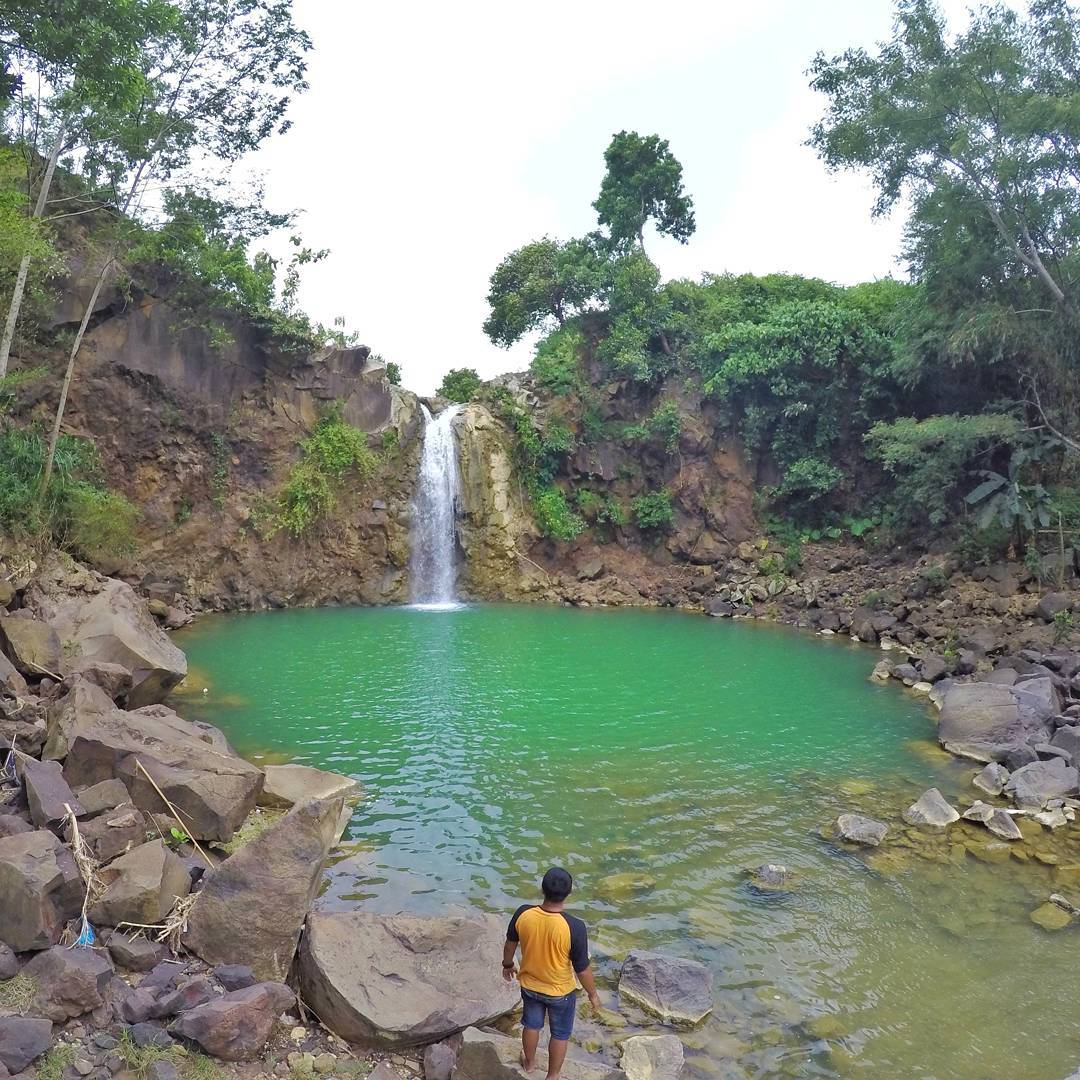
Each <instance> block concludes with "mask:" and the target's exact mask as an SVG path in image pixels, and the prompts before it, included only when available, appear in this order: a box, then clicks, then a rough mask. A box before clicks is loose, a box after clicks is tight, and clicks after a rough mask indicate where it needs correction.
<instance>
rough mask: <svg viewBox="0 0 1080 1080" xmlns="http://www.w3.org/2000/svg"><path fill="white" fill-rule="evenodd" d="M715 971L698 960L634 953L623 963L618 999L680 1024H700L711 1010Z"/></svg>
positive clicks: (636, 951)
mask: <svg viewBox="0 0 1080 1080" xmlns="http://www.w3.org/2000/svg"><path fill="white" fill-rule="evenodd" d="M712 985H713V976H712V972H711V971H710V970H709V969H708V968H707V967H705V965H704V964H699V963H698V962H697V961H696V960H684V959H682V958H681V957H677V956H667V955H665V954H664V953H656V952H643V951H639V950H635V951H633V952H631V953H629V954H628V955H627V957H626V960H625V961H624V962H623V966H622V971H621V972H620V974H619V997H620V998H625V999H626V1000H627V1001H632V1002H634V1003H635V1004H636V1005H640V1006H641V1007H642V1008H643V1009H645V1010H646V1011H647V1012H650V1013H652V1014H653V1015H655V1016H658V1017H659V1018H660V1019H661V1020H665V1021H668V1022H669V1023H672V1024H677V1025H694V1024H699V1023H701V1021H702V1020H704V1019H705V1017H706V1016H708V1014H709V1013H710V1012H711V1011H712V1008H713V998H712Z"/></svg>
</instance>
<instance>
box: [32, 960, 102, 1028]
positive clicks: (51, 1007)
mask: <svg viewBox="0 0 1080 1080" xmlns="http://www.w3.org/2000/svg"><path fill="white" fill-rule="evenodd" d="M23 974H24V975H26V976H27V978H29V979H32V980H33V982H34V1000H33V1003H32V1004H31V1006H30V1010H31V1011H32V1012H34V1013H36V1014H37V1015H39V1016H45V1017H48V1018H49V1019H50V1020H52V1021H53V1023H56V1024H62V1023H64V1022H65V1021H67V1020H70V1019H71V1018H72V1017H75V1016H82V1015H83V1014H84V1013H88V1012H92V1011H93V1010H94V1009H96V1008H97V1007H98V1006H99V1005H102V1004H104V1002H105V992H106V990H107V988H108V986H109V983H110V982H111V981H112V978H113V969H112V964H110V963H109V960H108V958H107V957H106V956H105V954H104V953H102V952H99V951H97V950H96V949H69V948H66V947H65V946H63V945H54V946H53V947H52V948H51V949H47V950H46V951H45V952H39V953H38V954H37V956H35V957H34V958H33V959H32V960H31V961H30V963H28V964H27V965H26V967H25V968H23Z"/></svg>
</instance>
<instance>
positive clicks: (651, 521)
mask: <svg viewBox="0 0 1080 1080" xmlns="http://www.w3.org/2000/svg"><path fill="white" fill-rule="evenodd" d="M630 507H631V509H632V510H633V511H634V520H635V521H636V522H637V526H638V528H639V529H645V530H657V531H658V530H661V529H667V528H669V527H670V525H671V523H672V522H673V521H674V520H675V511H674V509H673V508H672V505H671V495H670V494H669V493H668V492H667V491H666V490H663V489H661V490H660V491H650V492H646V494H644V495H638V496H637V498H635V499H632V500H631V502H630Z"/></svg>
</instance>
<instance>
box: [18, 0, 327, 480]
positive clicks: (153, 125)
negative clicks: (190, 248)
mask: <svg viewBox="0 0 1080 1080" xmlns="http://www.w3.org/2000/svg"><path fill="white" fill-rule="evenodd" d="M179 11H180V13H181V24H180V28H179V32H178V33H177V34H175V35H172V36H170V37H169V38H168V39H166V40H163V41H162V42H161V43H160V47H159V49H158V52H157V53H156V55H155V56H154V58H153V59H154V63H153V66H152V68H151V69H150V70H149V71H147V72H146V76H145V87H146V93H145V96H144V98H143V99H142V100H141V101H140V103H139V106H138V108H137V109H135V110H131V111H128V112H122V113H119V114H113V115H110V114H109V113H108V112H102V113H101V114H100V116H99V117H98V122H99V123H100V125H101V127H102V130H105V129H109V128H117V129H119V130H120V131H121V132H122V133H123V137H122V138H116V139H113V140H111V141H105V140H101V141H99V142H95V143H94V145H95V147H97V148H100V149H102V150H104V151H105V152H103V153H101V154H100V155H99V156H97V157H95V156H93V155H91V156H90V158H89V160H88V162H87V165H86V171H87V173H88V175H90V176H91V177H93V178H94V179H95V180H96V181H98V182H107V183H108V184H110V185H111V186H112V188H113V190H114V191H115V197H114V204H115V206H116V208H117V210H118V215H117V221H116V226H117V228H116V234H115V239H114V241H113V243H112V244H111V245H109V248H108V250H107V251H106V252H105V253H104V255H103V257H102V258H101V261H100V265H99V270H98V274H97V277H96V280H95V284H94V287H93V289H92V291H91V293H90V296H89V298H88V300H87V302H86V307H85V309H84V311H83V316H82V320H81V321H80V323H79V328H78V330H77V331H76V334H75V339H74V341H73V343H72V346H71V351H70V353H69V356H68V364H67V369H66V371H65V374H64V382H63V385H62V387H61V391H60V400H59V403H58V406H57V410H56V415H55V418H54V422H53V428H52V435H51V438H50V441H49V449H48V453H47V455H46V459H45V467H44V470H43V472H42V478H41V488H40V494H39V498H43V497H44V494H45V492H46V491H47V489H48V485H49V481H50V479H51V477H52V469H53V462H54V460H55V454H56V444H57V441H58V439H59V437H60V430H61V425H62V423H63V418H64V410H65V408H66V406H67V399H68V393H69V391H70V388H71V381H72V378H73V376H74V373H75V366H76V362H77V360H78V356H79V351H80V349H81V347H82V343H83V339H84V337H85V336H86V330H87V327H88V326H89V323H90V317H91V315H92V314H93V311H94V309H95V307H96V306H97V301H98V297H99V296H100V295H101V290H102V288H103V286H104V284H105V282H106V280H107V279H108V275H109V273H110V271H111V270H112V268H113V266H114V265H115V264H116V262H117V260H118V258H119V256H120V252H121V250H122V246H123V234H124V229H125V226H126V224H127V222H129V221H132V220H134V221H137V220H138V219H139V218H140V217H141V216H142V215H143V214H144V213H145V210H146V208H145V206H144V202H145V197H146V194H147V192H148V190H149V189H150V187H151V185H152V184H153V185H156V186H161V185H165V184H167V183H168V181H169V179H170V178H171V177H172V176H173V175H175V174H177V173H178V172H180V171H182V170H184V169H185V168H186V167H187V166H188V165H189V164H190V162H191V161H192V160H193V159H194V158H199V159H200V160H206V159H210V160H212V159H217V160H218V161H220V162H223V163H227V164H228V163H232V162H235V161H236V160H238V159H239V158H241V157H242V156H243V155H244V154H246V153H248V152H250V151H252V150H254V149H256V148H257V147H258V146H259V145H260V144H261V143H262V142H263V141H264V140H265V139H266V138H268V137H269V136H270V135H271V134H273V133H275V132H283V131H285V130H287V128H288V126H289V123H288V121H287V120H286V119H285V114H286V111H287V109H288V107H289V103H290V101H291V99H292V96H293V95H294V94H295V93H297V92H300V91H303V90H305V89H306V88H307V83H306V81H305V78H304V75H305V71H306V60H305V54H306V53H307V51H308V50H309V49H310V47H311V41H310V39H309V38H308V36H307V34H306V33H305V32H304V31H303V30H301V29H299V28H298V27H297V26H296V24H295V23H294V22H293V19H292V9H291V2H290V0H181V2H180V3H179Z"/></svg>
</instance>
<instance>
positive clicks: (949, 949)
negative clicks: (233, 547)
mask: <svg viewBox="0 0 1080 1080" xmlns="http://www.w3.org/2000/svg"><path fill="white" fill-rule="evenodd" d="M178 642H179V644H180V645H181V646H182V647H183V648H184V649H185V650H186V651H187V653H188V656H189V660H190V664H191V668H192V675H191V678H190V679H189V684H188V694H187V696H186V697H184V698H182V699H181V704H180V708H181V711H183V712H186V713H187V714H189V715H192V716H197V717H198V718H200V719H206V720H209V721H210V722H212V723H215V724H217V725H218V726H219V727H221V728H222V729H223V730H224V731H225V732H226V734H227V735H228V737H229V738H230V740H231V741H232V742H233V744H234V745H235V746H236V748H237V749H238V750H239V751H240V752H241V753H243V754H244V755H246V756H248V757H250V758H251V759H252V760H255V761H263V762H268V761H278V760H293V761H301V762H306V763H309V764H312V765H317V766H321V767H324V768H329V769H333V770H335V771H339V772H345V773H348V774H350V775H352V776H355V777H357V778H358V779H360V780H361V781H362V782H363V784H364V787H365V791H366V798H365V800H364V802H363V803H362V804H361V806H360V807H359V808H358V810H357V813H356V815H355V816H354V818H353V820H352V823H351V826H350V830H349V836H350V838H351V839H352V841H354V846H353V847H352V848H351V849H350V850H349V853H348V854H347V856H346V857H345V858H343V859H342V860H341V861H339V862H338V863H337V864H336V865H335V866H334V867H333V868H332V870H331V873H330V880H329V884H328V888H327V891H326V893H325V894H324V896H323V897H322V900H321V901H320V903H322V904H323V905H324V906H328V907H349V906H355V905H358V904H359V905H363V906H364V907H365V908H367V909H370V910H376V911H384V912H390V911H398V910H409V911H417V912H439V911H445V910H451V909H461V908H464V907H473V908H482V909H485V910H490V911H497V912H509V911H510V910H512V909H513V907H514V906H516V905H517V904H518V903H520V902H521V901H523V900H527V899H530V898H531V897H533V896H534V895H535V891H536V881H537V879H538V878H539V876H540V875H541V874H542V872H543V870H544V869H545V868H546V867H547V866H548V865H550V864H552V863H560V864H562V865H565V866H566V867H567V868H568V869H570V870H571V871H572V872H573V873H574V875H575V877H576V879H577V882H578V891H577V894H576V896H575V902H574V909H575V910H576V911H577V912H578V913H579V914H581V915H582V916H583V917H584V918H585V919H586V920H587V921H588V922H589V924H590V927H591V931H592V939H593V946H594V952H595V953H596V954H597V956H598V958H599V963H598V970H599V972H600V974H601V976H602V980H603V982H604V985H605V994H607V993H608V991H609V990H611V989H613V987H614V975H615V973H616V972H617V962H618V959H619V958H620V957H621V956H622V955H624V954H625V952H626V950H627V949H628V948H631V947H634V946H642V947H658V948H661V949H665V950H668V951H672V952H676V953H679V954H681V955H685V956H691V957H695V958H697V959H700V960H702V961H704V962H705V963H708V964H709V965H710V966H711V967H712V968H713V969H714V971H715V972H716V978H717V989H716V995H717V1008H716V1012H715V1015H714V1017H713V1018H712V1019H711V1020H710V1021H709V1022H708V1023H707V1024H706V1025H705V1026H704V1027H702V1028H701V1029H699V1030H698V1031H696V1032H693V1033H690V1034H689V1035H688V1036H687V1045H688V1047H689V1048H690V1051H691V1059H690V1060H691V1067H692V1070H693V1071H694V1072H695V1073H697V1074H699V1075H703V1076H707V1075H713V1074H714V1073H715V1071H716V1070H717V1068H718V1067H719V1063H721V1062H727V1061H737V1062H738V1063H739V1064H740V1066H741V1067H742V1068H743V1069H744V1070H745V1071H746V1073H747V1075H750V1076H775V1075H791V1076H804V1075H805V1076H834V1075H860V1076H873V1077H878V1076H881V1077H890V1076H904V1077H908V1076H911V1077H942V1078H944V1077H958V1078H965V1080H966V1078H971V1080H975V1078H982V1077H989V1076H994V1077H997V1076H1013V1077H1030V1078H1032V1080H1042V1078H1044V1077H1045V1078H1046V1080H1056V1078H1057V1077H1060V1076H1062V1075H1064V1074H1065V1073H1066V1072H1068V1071H1069V1070H1068V1068H1066V1066H1069V1067H1072V1066H1073V1065H1075V1064H1076V1063H1080V1038H1078V1035H1077V1033H1076V1032H1075V1031H1074V1030H1073V1027H1072V1025H1071V1023H1068V1022H1066V1021H1065V1019H1064V1018H1063V1017H1061V1015H1060V1014H1061V1013H1063V1012H1065V1011H1066V1010H1065V1009H1064V1008H1063V1006H1062V1003H1061V1001H1059V1000H1058V999H1059V997H1060V995H1062V994H1067V993H1068V988H1069V987H1070V986H1071V980H1072V964H1071V962H1068V957H1067V955H1066V953H1067V950H1065V949H1063V947H1062V944H1061V939H1060V938H1057V939H1054V938H1051V937H1050V936H1049V935H1047V934H1045V933H1044V932H1042V931H1039V930H1037V929H1036V928H1035V927H1033V926H1032V924H1031V923H1030V921H1029V920H1028V918H1027V912H1028V911H1029V910H1030V908H1031V907H1033V906H1034V903H1035V902H1036V898H1038V899H1039V900H1041V899H1045V895H1046V893H1047V892H1048V891H1050V889H1049V882H1050V878H1049V874H1050V872H1051V871H1050V869H1049V868H1048V867H1041V866H1040V867H1038V869H1037V870H1036V869H1032V866H1030V865H1025V866H1020V865H1019V864H1018V863H1016V862H1015V860H1013V861H1010V862H1009V863H1007V864H1005V865H1003V866H1001V865H985V864H983V863H980V862H978V861H977V860H975V859H973V858H971V857H965V853H964V849H963V847H962V845H960V846H959V848H958V846H957V842H956V838H957V836H958V835H960V834H956V833H954V834H953V835H952V843H951V845H950V844H949V843H947V842H946V841H935V843H936V844H937V846H935V845H934V844H930V845H929V846H927V845H925V844H922V842H921V840H920V838H919V837H918V836H916V835H914V834H912V835H910V836H909V835H907V834H904V833H903V832H902V830H900V829H895V830H894V838H893V839H895V841H896V843H892V844H889V845H888V846H886V847H885V848H884V849H882V850H880V851H879V852H877V853H875V854H874V855H873V856H871V857H870V858H869V859H867V858H865V857H857V856H855V855H853V854H851V853H849V852H844V851H840V850H838V849H837V848H836V847H835V846H834V845H832V844H830V843H828V842H826V841H825V840H823V838H822V836H821V829H822V827H823V826H826V825H827V824H828V823H830V822H831V821H832V820H833V819H834V818H835V817H836V815H837V814H838V813H840V812H843V811H845V810H863V811H867V812H871V813H880V814H881V815H883V816H888V817H889V818H892V819H894V820H895V819H896V818H897V816H898V811H899V810H900V809H901V808H902V807H903V806H905V805H907V803H909V802H910V801H912V799H913V798H914V797H916V796H917V795H918V794H919V793H920V792H921V791H922V790H924V789H925V788H926V787H927V786H930V785H931V784H937V785H939V786H941V787H942V788H943V789H944V790H945V791H946V793H947V794H950V795H955V794H956V793H957V792H959V791H960V790H963V789H965V788H966V785H967V784H968V783H969V782H970V776H971V775H972V773H973V771H974V770H972V769H971V768H969V767H967V766H965V765H963V764H962V763H955V762H950V761H949V760H947V759H944V757H943V756H939V755H938V754H937V753H935V752H934V750H933V744H932V743H931V742H930V740H931V739H932V736H933V730H934V729H933V721H932V718H931V716H930V715H929V712H928V710H927V707H926V704H925V699H919V698H916V697H913V696H911V695H908V694H905V693H903V692H901V691H899V690H897V688H896V687H895V686H878V685H875V684H871V683H870V682H868V681H867V676H868V675H869V672H870V669H871V668H872V666H873V663H874V661H875V660H876V659H877V654H876V653H874V652H871V651H869V650H866V649H860V648H858V647H855V646H852V645H851V644H850V643H848V642H847V641H845V640H842V639H833V640H827V639H823V638H818V637H814V636H810V635H805V634H800V633H797V632H793V631H786V630H783V629H780V628H773V627H766V626H761V625H755V624H749V623H732V622H726V621H723V622H722V621H719V620H711V619H705V618H702V617H699V616H691V615H686V614H680V613H670V612H668V613H665V612H650V611H630V610H625V611H595V610H593V611H578V610H570V609H562V608H546V607H536V606H517V607H515V606H474V607H468V608H464V609H461V610H458V611H450V612H422V611H416V610H411V609H336V610H334V609H331V610H320V611H296V612H278V613H271V614H264V615H248V616H237V617H216V618H211V619H205V620H203V621H202V622H200V623H199V624H198V625H197V626H196V627H195V628H194V629H193V630H191V631H187V632H185V633H184V634H182V635H179V636H178ZM204 686H205V687H207V688H208V690H209V692H208V693H205V694H204V693H202V690H203V687H204ZM964 828H965V829H966V828H967V827H966V826H965V827H964ZM972 835H974V833H972ZM912 845H916V846H912ZM917 849H918V851H919V852H920V854H917V853H916V850H917ZM764 862H775V863H782V864H784V865H785V866H787V867H788V868H789V869H790V870H791V871H793V874H794V884H793V886H792V888H791V889H790V891H788V892H786V893H783V894H769V893H762V892H760V891H758V890H757V889H755V888H754V887H753V886H752V884H751V883H750V881H749V879H748V876H747V873H746V871H747V869H748V868H751V867H754V866H757V865H759V864H761V863H764ZM1040 874H1041V875H1043V876H1041V877H1040V876H1039V875H1040ZM1018 964H1019V965H1020V968H1019V970H1020V972H1021V973H1025V972H1026V973H1028V976H1029V977H1023V975H1022V976H1021V977H1020V978H1019V979H1016V978H1014V977H1013V976H1014V974H1015V973H1016V972H1017V971H1018V968H1017V965H1018ZM1038 965H1042V966H1041V967H1039V966H1038ZM1036 971H1037V972H1038V973H1039V976H1038V978H1036V977H1035V972H1036ZM1055 978H1057V979H1059V980H1060V981H1058V982H1057V983H1056V984H1055V983H1054V979H1055ZM1003 1009H1004V1010H1006V1011H1007V1012H1010V1013H1015V1014H1018V1015H1020V1016H1027V1017H1031V1016H1033V1015H1035V1014H1037V1015H1038V1023H1039V1030H1040V1039H1039V1040H1038V1045H1034V1046H1033V1045H1032V1039H1031V1034H1030V1031H1026V1030H1024V1024H1025V1023H1026V1021H1023V1022H1020V1024H1019V1028H1018V1025H1016V1024H1003V1023H1002V1022H1001V1018H1002V1010H1003ZM1043 1010H1045V1013H1044V1012H1043ZM583 1030H586V1029H583ZM1043 1034H1049V1035H1050V1036H1052V1037H1053V1039H1054V1045H1053V1046H1052V1047H1051V1046H1049V1045H1048V1043H1049V1042H1050V1041H1051V1040H1050V1039H1047V1038H1042V1037H1041V1036H1042V1035H1043Z"/></svg>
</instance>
